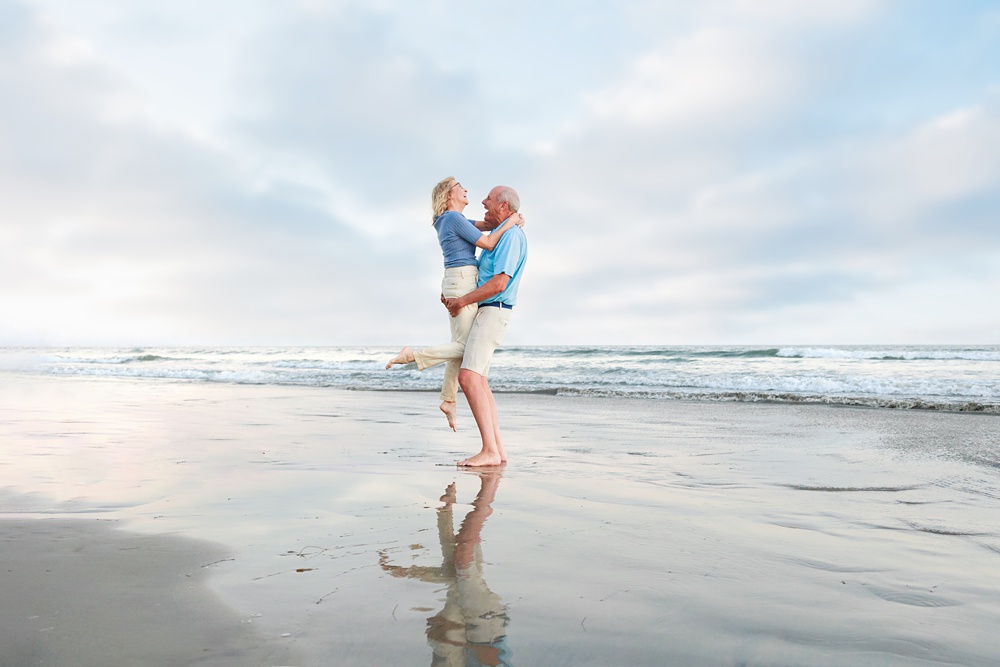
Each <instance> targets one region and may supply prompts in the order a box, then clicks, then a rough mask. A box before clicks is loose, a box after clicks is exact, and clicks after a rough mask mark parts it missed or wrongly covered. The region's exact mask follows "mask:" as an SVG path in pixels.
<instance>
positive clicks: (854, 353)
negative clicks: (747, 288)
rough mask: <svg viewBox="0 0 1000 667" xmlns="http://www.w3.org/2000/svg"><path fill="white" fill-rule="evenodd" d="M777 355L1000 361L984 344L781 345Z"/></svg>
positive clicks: (998, 352) (811, 357)
mask: <svg viewBox="0 0 1000 667" xmlns="http://www.w3.org/2000/svg"><path fill="white" fill-rule="evenodd" d="M777 356H779V357H787V358H800V359H873V360H887V361H891V360H904V361H915V360H921V359H926V360H937V361H947V360H949V359H954V360H965V361H1000V350H996V349H981V348H972V349H970V348H954V349H953V348H923V347H913V348H898V347H897V348H891V347H885V348H882V347H865V348H850V347H782V348H780V349H779V350H778V353H777Z"/></svg>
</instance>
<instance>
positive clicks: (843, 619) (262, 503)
mask: <svg viewBox="0 0 1000 667" xmlns="http://www.w3.org/2000/svg"><path fill="white" fill-rule="evenodd" d="M435 399H436V396H435V395H434V394H431V393H388V392H386V393H366V392H344V391H337V390H326V389H316V388H298V387H274V386H261V387H257V386H235V385H221V384H193V383H183V382H156V381H130V380H106V379H101V380H90V379H86V378H67V379H65V380H53V379H51V378H48V379H46V378H39V379H29V378H24V377H15V376H5V377H3V378H2V384H0V472H2V475H3V476H2V480H3V482H2V487H0V519H2V521H0V531H2V535H3V539H0V562H2V563H3V566H2V567H0V574H2V575H3V576H2V579H0V599H3V600H4V601H5V604H4V605H3V611H2V612H0V622H2V626H0V664H3V665H7V664H12V665H41V664H44V665H90V664H93V665H98V664H100V665H117V664H122V665H139V664H142V665H176V664H206V665H379V664H405V665H430V664H458V665H461V664H465V661H467V660H472V659H477V660H479V661H480V663H481V664H497V663H500V664H503V661H507V662H509V663H510V664H515V665H574V666H578V665H595V666H597V665H609V664H623V665H624V664H627V665H663V664H683V665H955V664H958V665H992V664H995V659H996V656H997V655H1000V639H998V638H997V635H996V632H995V628H996V627H998V623H1000V575H998V574H997V572H1000V529H998V527H997V525H998V524H997V520H996V517H997V516H1000V511H998V510H1000V491H997V489H998V488H1000V484H998V482H1000V454H998V447H1000V445H998V443H1000V418H997V417H995V416H989V415H966V414H937V413H925V412H903V411H888V410H867V409H850V408H831V407H826V406H808V405H804V406H787V405H762V404H736V403H729V404H708V403H686V402H680V401H673V402H655V401H645V400H629V401H613V400H607V399H585V398H566V397H558V396H532V395H500V396H499V403H500V410H501V420H502V421H503V423H504V424H505V426H506V434H507V438H506V443H507V449H508V451H509V453H510V463H509V464H508V465H507V466H506V467H505V468H504V469H503V470H502V472H500V473H499V474H496V473H494V474H487V475H483V474H481V473H477V472H475V471H465V470H459V469H457V468H456V467H455V466H454V462H455V461H457V460H460V459H462V458H464V457H465V456H468V455H469V454H470V453H473V452H474V451H476V449H477V445H476V442H477V438H476V432H475V428H474V424H473V422H472V420H471V417H470V415H469V413H468V410H467V408H463V410H462V411H461V412H460V415H459V417H460V423H459V428H460V431H459V433H458V434H454V433H451V432H450V431H449V430H448V429H447V426H446V424H445V422H444V418H443V417H442V416H441V415H440V413H438V412H437V409H436V406H437V402H436V400H435ZM451 485H454V486H453V487H452V486H451ZM452 493H453V496H452V495H451V494H452ZM442 498H444V501H442ZM9 600H16V601H18V602H17V603H16V604H10V603H8V602H7V601H9ZM471 664H475V663H471Z"/></svg>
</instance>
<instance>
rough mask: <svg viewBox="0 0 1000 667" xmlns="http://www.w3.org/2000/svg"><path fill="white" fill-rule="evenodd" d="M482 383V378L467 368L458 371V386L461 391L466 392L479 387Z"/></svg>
mask: <svg viewBox="0 0 1000 667" xmlns="http://www.w3.org/2000/svg"><path fill="white" fill-rule="evenodd" d="M481 382H482V376H481V375H480V374H479V373H476V372H475V371H470V370H469V369H468V368H463V369H461V370H459V371H458V384H459V386H460V387H462V391H466V390H467V389H469V388H472V387H474V386H479V384H480V383H481Z"/></svg>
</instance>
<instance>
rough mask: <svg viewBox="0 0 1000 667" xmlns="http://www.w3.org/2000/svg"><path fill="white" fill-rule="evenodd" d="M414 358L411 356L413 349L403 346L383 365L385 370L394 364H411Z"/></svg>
mask: <svg viewBox="0 0 1000 667" xmlns="http://www.w3.org/2000/svg"><path fill="white" fill-rule="evenodd" d="M414 361H416V359H414V358H413V350H411V349H410V348H408V347H404V348H403V349H402V350H400V351H399V354H397V355H396V356H395V357H393V358H392V359H391V360H390V361H389V363H387V364H386V365H385V368H386V370H389V369H390V368H392V367H393V365H395V364H412V363H413V362H414Z"/></svg>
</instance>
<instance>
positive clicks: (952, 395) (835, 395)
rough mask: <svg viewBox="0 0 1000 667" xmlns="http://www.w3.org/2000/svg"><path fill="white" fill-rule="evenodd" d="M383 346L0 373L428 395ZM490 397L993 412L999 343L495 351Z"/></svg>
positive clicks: (103, 351)
mask: <svg viewBox="0 0 1000 667" xmlns="http://www.w3.org/2000/svg"><path fill="white" fill-rule="evenodd" d="M395 352H396V350H395V349H391V348H384V347H358V346H355V347H348V346H344V347H218V348H167V347H162V348H160V347H149V348H146V347H143V348H33V349H27V348H6V349H2V350H0V372H3V373H31V374H41V375H57V376H88V377H118V378H137V379H146V380H150V381H153V380H174V381H199V382H223V383H236V384H265V385H266V384H273V385H306V386H315V387H337V388H342V389H350V390H357V391H433V390H436V389H437V388H438V387H439V385H440V382H441V368H437V369H432V370H428V371H425V372H419V371H417V370H416V367H415V366H413V365H410V366H403V367H396V368H394V369H393V370H390V371H386V370H385V369H384V365H385V362H386V360H387V359H389V358H390V357H391V356H392V355H393V354H395ZM490 383H491V385H492V386H493V387H494V389H495V390H496V391H501V392H523V393H545V394H556V395H567V396H593V397H606V398H637V399H638V398H643V399H661V400H695V401H743V402H778V403H820V404H829V405H853V406H864V407H869V408H885V409H920V410H945V411H952V412H980V413H998V414H1000V346H898V345H897V346H874V345H873V346H833V345H831V346H713V347H708V346H662V347H656V346H594V345H591V346H575V347H560V346H535V347H528V346H525V347H508V348H502V349H500V350H498V351H497V356H496V360H495V363H494V365H493V368H492V369H491V375H490Z"/></svg>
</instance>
